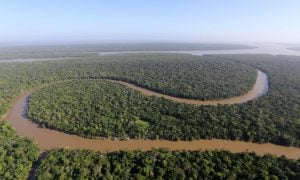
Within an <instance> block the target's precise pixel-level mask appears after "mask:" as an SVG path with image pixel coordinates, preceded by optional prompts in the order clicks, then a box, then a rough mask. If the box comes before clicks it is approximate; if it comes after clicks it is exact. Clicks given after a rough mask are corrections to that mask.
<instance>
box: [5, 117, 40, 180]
mask: <svg viewBox="0 0 300 180" xmlns="http://www.w3.org/2000/svg"><path fill="white" fill-rule="evenodd" d="M38 154H39V150H38V148H37V146H36V145H35V144H33V143H32V142H31V141H30V140H28V139H26V138H22V137H18V136H17V135H16V134H15V132H14V131H13V130H12V128H11V127H10V126H9V125H8V124H7V123H4V122H3V121H0V179H12V180H15V179H26V178H27V176H28V173H29V171H30V169H31V166H32V163H33V162H34V161H35V160H37V158H38Z"/></svg>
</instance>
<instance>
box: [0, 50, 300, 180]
mask: <svg viewBox="0 0 300 180" xmlns="http://www.w3.org/2000/svg"><path fill="white" fill-rule="evenodd" d="M119 56H120V55H118V56H115V55H112V56H101V57H84V58H69V60H65V61H52V62H50V61H49V62H32V63H1V66H0V115H1V116H3V115H4V114H5V113H6V112H7V111H8V110H9V108H10V107H11V103H12V100H13V99H15V98H16V97H18V96H19V95H20V94H21V93H22V92H24V91H26V90H29V89H32V88H34V87H38V86H40V85H42V84H47V83H51V82H57V81H62V80H70V79H74V80H75V79H82V80H87V79H101V78H108V77H112V76H115V75H116V74H117V73H118V72H114V71H113V70H112V68H111V64H109V62H110V61H111V62H112V61H114V59H118V58H119ZM123 56H124V58H122V60H120V61H123V62H125V61H128V63H131V59H132V58H135V56H150V55H123ZM132 56H133V57H132ZM151 56H155V55H151ZM157 56H161V55H157ZM165 56H167V55H165ZM170 56H176V54H170ZM179 56H181V55H179ZM205 58H215V59H219V60H221V59H223V60H225V61H226V62H228V61H232V62H235V63H242V64H246V65H248V66H251V67H252V68H257V69H260V70H262V71H263V72H265V73H266V74H267V75H268V78H269V83H270V84H269V86H270V89H269V91H268V93H267V94H266V95H264V96H263V97H260V98H258V99H256V100H253V101H250V102H247V103H244V104H239V105H224V106H221V105H219V106H192V105H186V104H179V103H175V102H172V101H168V100H165V99H162V98H154V97H144V96H142V97H141V98H140V99H138V100H142V99H144V100H145V102H149V103H150V102H151V103H154V104H155V107H154V108H153V106H154V105H153V106H149V108H148V109H147V111H146V112H147V113H144V112H141V111H140V110H141V109H142V108H144V107H145V106H144V107H143V106H142V107H139V109H137V110H135V111H133V112H135V113H144V115H145V116H135V118H136V117H138V118H139V119H135V120H136V121H135V122H136V123H137V124H138V125H140V124H142V125H146V126H147V128H148V131H147V132H146V133H145V136H146V137H149V138H154V139H156V138H163V139H172V140H177V139H200V138H206V139H210V138H221V139H240V140H244V141H253V142H261V143H262V142H270V143H274V144H280V145H288V146H298V147H299V145H300V121H299V117H300V72H299V69H300V58H299V57H296V56H272V55H210V56H208V57H205ZM119 59H120V58H119ZM200 59H201V58H200ZM121 64H122V63H121ZM116 65H117V63H116ZM58 85H59V84H58ZM115 86H116V85H114V87H115ZM117 87H119V86H117ZM115 90H116V91H122V88H116V89H115ZM123 90H124V89H123ZM124 91H125V90H124ZM134 94H136V93H132V95H134ZM121 102H124V103H125V102H127V100H126V101H125V100H122V101H121ZM133 102H136V101H133ZM157 104H159V106H156V105H157ZM133 107H135V106H133ZM128 108H130V107H128ZM122 113H123V112H122ZM147 114H148V115H149V116H150V117H149V116H146V115H147ZM153 114H154V116H152V115H153ZM138 115H139V114H138ZM139 120H141V121H139ZM145 122H148V124H147V123H145ZM1 123H2V124H1V131H0V139H1V141H0V143H1V147H2V149H1V151H0V152H1V154H0V158H1V162H0V163H1V168H0V172H1V173H2V174H1V176H4V175H3V174H4V173H5V174H6V177H8V176H10V177H11V178H10V179H16V178H13V177H18V176H22V177H24V176H25V175H24V174H26V173H28V171H27V170H28V169H29V168H30V166H31V164H32V162H33V161H34V159H35V158H36V157H35V155H34V154H35V148H36V145H34V144H33V143H31V142H30V141H28V140H26V139H24V138H20V137H18V136H17V135H15V133H14V132H13V130H12V129H11V128H10V126H9V125H7V123H6V122H3V121H1ZM73 123H74V122H73ZM148 125H149V126H148ZM6 132H11V133H6ZM153 132H155V133H156V134H154V133H153ZM76 133H78V134H79V132H76ZM125 133H126V132H125ZM89 136H94V135H91V134H90V135H89ZM24 143H25V144H26V145H24ZM3 144H6V145H5V146H4V145H3ZM23 146H24V147H26V148H29V149H28V151H24V150H23ZM20 147H22V151H20ZM31 147H32V148H31ZM12 152H16V153H13V154H11V155H6V154H9V153H12ZM23 153H28V154H32V156H29V155H28V154H23ZM29 157H31V158H29ZM16 161H19V163H17V164H15V162H16ZM7 162H8V163H7ZM9 162H10V163H11V164H14V166H20V167H21V168H20V169H22V171H12V169H13V168H15V167H11V166H8V165H7V164H9ZM12 162H13V163H12ZM6 168H9V169H10V170H5V169H6ZM1 176H0V177H1ZM6 179H9V178H6Z"/></svg>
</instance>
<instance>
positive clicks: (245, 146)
mask: <svg viewBox="0 0 300 180" xmlns="http://www.w3.org/2000/svg"><path fill="white" fill-rule="evenodd" d="M134 89H136V87H135V88H134ZM34 91H36V89H33V90H31V91H28V92H25V93H23V94H22V95H21V96H20V97H19V98H17V99H16V101H15V102H14V103H13V106H12V108H11V110H10V111H9V112H8V114H7V115H6V118H5V119H6V120H7V121H8V123H9V124H11V125H12V126H13V127H14V128H15V130H16V132H17V133H18V134H19V135H20V136H25V137H28V138H30V139H32V140H33V141H34V142H36V143H37V145H38V146H39V148H40V149H41V151H46V150H50V149H53V148H69V149H91V150H95V151H101V152H107V151H117V150H150V149H152V148H167V149H170V150H200V149H201V150H216V149H218V150H221V149H223V150H229V151H231V152H234V153H235V152H243V151H251V152H252V151H253V152H256V153H257V154H259V155H263V154H267V153H269V154H273V155H277V156H281V155H285V156H286V157H288V158H292V159H297V158H300V148H296V147H285V146H279V145H274V144H269V143H267V144H257V143H250V142H243V141H230V140H220V139H212V140H194V141H168V140H127V141H120V140H111V139H86V138H83V137H79V136H76V135H70V134H66V133H63V132H59V131H56V130H51V129H45V128H40V127H39V126H38V125H37V124H35V123H33V122H32V121H30V120H29V119H27V118H26V111H27V107H28V98H29V96H30V95H31V94H32V93H33V92H34ZM259 92H260V93H261V91H259ZM151 95H153V94H151ZM260 95H261V94H260Z"/></svg>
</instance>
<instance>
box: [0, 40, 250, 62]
mask: <svg viewBox="0 0 300 180" xmlns="http://www.w3.org/2000/svg"><path fill="white" fill-rule="evenodd" d="M253 48H255V47H253V46H248V45H241V44H196V43H130V44H128V43H126V44H122V43H110V44H90V45H68V46H62V45H60V46H24V47H23V46H17V47H0V60H1V59H16V58H58V57H85V56H98V52H124V51H196V50H237V49H253Z"/></svg>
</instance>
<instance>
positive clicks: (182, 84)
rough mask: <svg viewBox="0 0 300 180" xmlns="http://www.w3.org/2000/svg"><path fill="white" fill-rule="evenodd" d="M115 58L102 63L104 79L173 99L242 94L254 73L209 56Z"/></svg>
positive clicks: (200, 98) (251, 85) (213, 98)
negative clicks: (145, 89) (127, 84)
mask: <svg viewBox="0 0 300 180" xmlns="http://www.w3.org/2000/svg"><path fill="white" fill-rule="evenodd" d="M129 57H130V59H129V58H128V56H124V55H119V56H118V55H115V56H114V59H113V60H107V62H105V65H104V66H105V69H103V70H102V72H107V78H108V79H115V80H121V81H126V82H130V83H133V84H136V85H138V86H141V87H144V88H147V89H150V90H153V91H156V92H160V93H162V94H167V95H171V96H176V97H182V98H189V99H199V100H216V99H226V98H229V97H236V96H240V95H243V94H246V93H247V92H248V91H249V90H250V89H251V88H252V87H253V86H254V84H255V81H256V77H257V72H256V70H255V69H254V68H251V67H250V66H245V65H243V64H240V63H235V62H232V61H227V60H225V59H221V58H216V57H211V56H201V57H199V56H191V55H184V54H183V55H180V54H176V55H166V54H160V55H159V54H157V55H155V56H153V55H145V54H144V55H131V56H129Z"/></svg>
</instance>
